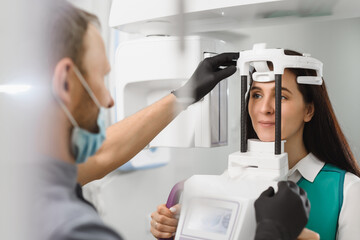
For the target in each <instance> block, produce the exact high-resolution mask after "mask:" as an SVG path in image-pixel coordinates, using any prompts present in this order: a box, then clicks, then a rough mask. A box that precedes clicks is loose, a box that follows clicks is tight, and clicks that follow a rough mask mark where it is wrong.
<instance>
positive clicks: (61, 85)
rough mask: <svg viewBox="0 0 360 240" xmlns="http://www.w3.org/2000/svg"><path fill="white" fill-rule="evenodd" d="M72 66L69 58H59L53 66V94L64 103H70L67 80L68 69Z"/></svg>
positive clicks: (69, 85)
mask: <svg viewBox="0 0 360 240" xmlns="http://www.w3.org/2000/svg"><path fill="white" fill-rule="evenodd" d="M73 66H74V63H73V61H72V60H71V59H70V58H63V59H61V60H60V61H59V62H58V63H57V64H56V66H55V70H54V76H53V81H52V88H53V91H54V94H56V96H57V97H58V98H59V99H60V101H62V102H63V103H64V104H65V105H68V104H69V103H70V99H71V97H70V88H71V84H70V82H69V80H70V78H69V74H70V69H71V68H72V67H73Z"/></svg>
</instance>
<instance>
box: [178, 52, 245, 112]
mask: <svg viewBox="0 0 360 240" xmlns="http://www.w3.org/2000/svg"><path fill="white" fill-rule="evenodd" d="M238 58H239V53H222V54H219V55H216V56H214V57H209V58H205V59H204V60H203V61H202V62H200V64H199V66H198V67H197V68H196V70H195V72H194V74H193V75H192V76H191V78H190V79H189V80H188V81H187V82H186V83H185V85H183V86H182V87H180V88H179V89H177V90H175V91H173V92H172V93H173V94H174V95H175V96H176V98H177V99H178V100H179V101H183V102H187V103H188V104H189V105H190V104H192V103H195V102H197V101H199V100H200V99H202V98H203V97H204V96H205V95H206V94H208V93H209V92H210V91H211V90H212V89H213V88H214V87H215V86H216V84H218V83H219V82H220V81H221V80H223V79H225V78H227V77H229V76H231V75H233V74H234V73H235V72H236V61H237V59H238ZM221 66H223V67H225V68H220V67H221Z"/></svg>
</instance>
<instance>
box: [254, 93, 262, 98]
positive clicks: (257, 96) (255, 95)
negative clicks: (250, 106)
mask: <svg viewBox="0 0 360 240" xmlns="http://www.w3.org/2000/svg"><path fill="white" fill-rule="evenodd" d="M252 97H253V98H255V99H258V98H261V95H260V94H258V93H253V95H252Z"/></svg>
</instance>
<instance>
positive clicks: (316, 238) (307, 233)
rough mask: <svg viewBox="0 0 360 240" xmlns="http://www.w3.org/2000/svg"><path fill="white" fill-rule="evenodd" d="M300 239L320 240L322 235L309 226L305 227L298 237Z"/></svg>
mask: <svg viewBox="0 0 360 240" xmlns="http://www.w3.org/2000/svg"><path fill="white" fill-rule="evenodd" d="M297 239H298V240H320V235H319V234H318V233H316V232H313V231H311V230H309V229H307V228H304V229H303V230H302V232H301V233H300V235H299V236H298V238H297Z"/></svg>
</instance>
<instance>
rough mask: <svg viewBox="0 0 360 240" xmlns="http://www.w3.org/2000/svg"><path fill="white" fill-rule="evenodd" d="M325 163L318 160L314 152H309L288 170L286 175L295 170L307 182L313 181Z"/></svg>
mask: <svg viewBox="0 0 360 240" xmlns="http://www.w3.org/2000/svg"><path fill="white" fill-rule="evenodd" d="M324 165H325V163H324V162H322V161H320V160H319V159H318V158H317V157H315V155H314V154H312V153H309V154H308V155H306V157H304V158H303V159H301V160H300V161H299V162H298V163H297V164H296V165H295V166H294V167H293V168H291V169H290V170H289V174H288V176H291V175H293V174H294V173H295V172H296V170H297V171H298V172H299V173H300V174H301V176H302V177H304V178H305V179H306V180H308V181H309V182H314V180H315V178H316V176H317V175H318V173H319V172H320V170H321V169H322V168H323V167H324Z"/></svg>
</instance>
